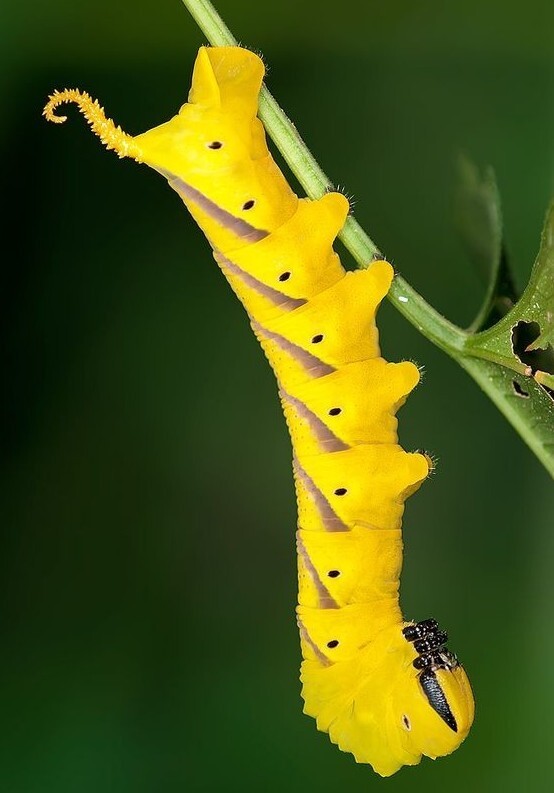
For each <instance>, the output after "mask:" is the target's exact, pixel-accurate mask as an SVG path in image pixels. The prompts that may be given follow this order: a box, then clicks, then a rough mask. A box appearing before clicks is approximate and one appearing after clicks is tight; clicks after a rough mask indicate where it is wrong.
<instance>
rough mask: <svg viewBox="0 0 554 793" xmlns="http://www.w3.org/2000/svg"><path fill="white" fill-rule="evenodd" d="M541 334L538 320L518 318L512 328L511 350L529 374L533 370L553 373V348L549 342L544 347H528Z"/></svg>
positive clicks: (533, 372) (533, 371)
mask: <svg viewBox="0 0 554 793" xmlns="http://www.w3.org/2000/svg"><path fill="white" fill-rule="evenodd" d="M540 335H541V326H540V325H539V323H538V322H525V320H520V321H519V322H518V323H517V324H516V325H514V326H513V328H512V350H513V352H514V355H515V356H516V358H517V359H518V360H519V361H521V363H522V364H523V365H524V366H526V367H528V368H529V370H530V371H529V374H530V375H532V374H535V372H539V371H540V372H548V373H549V374H554V349H553V348H552V345H551V344H550V343H549V344H547V345H546V347H537V349H535V350H532V349H530V348H531V347H532V345H533V343H534V342H535V341H536V340H537V339H538V338H539V336H540Z"/></svg>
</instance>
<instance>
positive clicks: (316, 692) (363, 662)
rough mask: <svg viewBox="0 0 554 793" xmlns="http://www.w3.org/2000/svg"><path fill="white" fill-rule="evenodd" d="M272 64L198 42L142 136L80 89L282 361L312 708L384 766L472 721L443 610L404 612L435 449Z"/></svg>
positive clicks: (93, 119) (422, 751)
mask: <svg viewBox="0 0 554 793" xmlns="http://www.w3.org/2000/svg"><path fill="white" fill-rule="evenodd" d="M263 75H264V67H263V64H262V61H261V60H260V59H259V58H258V56H256V55H255V54H254V53H252V52H250V51H249V50H245V49H242V48H240V47H213V48H208V47H202V48H201V49H200V51H199V53H198V57H197V59H196V63H195V66H194V72H193V79H192V88H191V91H190V94H189V100H188V102H187V103H186V104H184V105H183V106H182V107H181V109H180V111H179V113H178V115H176V116H174V117H173V118H172V119H171V120H170V121H168V122H167V123H164V124H162V125H161V126H158V127H155V128H154V129H151V130H149V131H148V132H145V133H144V134H141V135H138V136H136V137H131V136H130V135H128V134H126V133H125V132H123V131H122V130H121V129H120V128H119V127H117V126H115V124H114V123H113V122H112V121H110V120H109V119H107V118H106V117H105V115H104V113H103V110H102V108H101V107H100V106H99V104H98V102H96V101H93V100H92V99H91V98H90V97H89V96H88V95H87V94H84V93H81V92H79V91H77V90H66V91H62V92H55V93H54V94H52V96H51V97H50V99H49V102H48V104H47V105H46V107H45V110H44V115H45V116H46V118H47V119H48V120H50V121H55V122H60V121H63V120H65V117H63V116H58V115H56V114H55V109H56V107H57V106H58V105H60V104H61V103H63V102H76V103H77V105H78V106H79V108H80V110H81V111H82V112H83V114H84V115H85V117H86V118H87V120H88V121H89V123H90V125H91V127H92V129H93V130H94V132H96V133H97V134H98V135H99V136H100V138H101V140H102V141H103V142H104V144H105V145H106V146H107V147H108V148H112V149H114V150H115V151H116V152H117V154H119V156H120V157H125V156H128V157H132V158H134V159H135V160H137V161H138V162H141V163H146V164H147V165H149V166H150V167H152V168H155V169H156V170H157V171H159V172H160V173H161V174H162V175H163V176H164V177H165V178H166V179H167V180H168V182H169V184H170V185H171V187H172V188H173V189H174V190H175V191H176V192H177V193H178V194H179V196H180V197H181V198H182V200H183V201H184V203H185V204H186V206H187V208H188V209H189V211H190V212H191V213H192V215H193V217H194V218H195V220H196V221H197V222H198V224H199V225H200V227H201V228H202V230H203V231H204V233H205V235H206V237H207V238H208V241H209V242H210V244H211V246H212V248H213V250H214V256H215V259H216V261H217V263H218V265H219V267H220V268H221V270H222V271H223V273H224V274H225V276H226V278H227V279H228V281H229V283H230V285H231V287H232V288H233V290H234V291H235V293H236V294H237V296H238V297H239V299H240V300H241V302H242V303H243V305H244V306H245V308H246V311H247V312H248V315H249V318H250V322H251V324H252V327H253V330H254V333H255V334H256V336H257V338H258V339H259V341H260V344H261V345H262V347H263V349H264V351H265V354H266V356H267V358H268V359H269V362H270V364H271V366H272V367H273V370H274V372H275V375H276V378H277V381H278V386H279V394H280V398H281V402H282V406H283V410H284V414H285V418H286V422H287V425H288V428H289V431H290V435H291V439H292V446H293V469H294V479H295V486H296V494H297V501H298V532H297V550H298V579H299V595H298V603H299V605H298V609H297V621H298V626H299V631H300V642H301V649H302V656H303V661H302V666H301V681H302V696H303V699H304V703H305V707H304V711H305V713H307V714H309V715H310V716H313V717H314V718H315V719H316V722H317V727H318V728H319V729H320V730H322V731H326V732H328V733H329V736H330V738H331V740H332V741H333V742H334V743H336V744H338V746H339V747H340V748H341V749H342V750H344V751H347V752H351V753H352V754H353V755H354V757H355V759H356V761H357V762H359V763H369V764H371V766H372V767H373V768H374V770H375V771H376V772H377V773H379V774H381V775H382V776H389V775H391V774H393V773H394V772H396V771H397V770H398V769H399V768H400V767H401V766H403V765H415V764H417V763H419V761H420V760H421V757H422V755H426V756H428V757H432V758H436V757H438V756H442V755H447V754H449V753H451V752H452V751H454V749H456V748H457V747H458V746H459V744H460V743H461V742H462V741H463V740H464V738H465V737H466V735H467V733H468V731H469V728H470V726H471V723H472V721H473V713H474V704H473V696H472V692H471V688H470V684H469V681H468V678H467V676H466V673H465V671H464V669H463V667H462V666H461V665H460V663H459V662H458V660H457V659H456V657H455V656H454V655H453V654H452V653H451V652H450V651H449V650H448V649H447V648H446V646H445V643H446V641H447V636H446V634H445V633H444V632H442V631H441V630H439V628H438V626H437V623H436V622H435V621H434V620H424V621H422V622H410V621H405V620H404V619H403V616H402V612H401V610H400V606H399V593H398V589H399V575H400V570H401V565H402V535H401V520H402V513H403V509H404V506H403V504H404V500H405V499H406V498H407V497H408V496H409V495H410V494H411V493H413V492H414V491H415V490H416V489H417V488H418V487H419V485H420V484H421V482H422V481H423V480H424V479H425V478H426V476H427V474H428V472H429V468H430V461H429V459H428V458H427V457H426V455H424V454H419V453H413V454H410V453H407V452H405V451H404V450H403V449H402V448H401V447H400V446H399V445H398V438H397V420H396V417H395V414H396V412H397V410H398V408H399V407H400V406H401V405H402V404H403V402H404V401H405V399H406V397H407V395H408V394H409V393H410V391H411V390H412V389H413V388H414V387H415V385H416V384H417V382H418V380H419V371H418V369H417V367H416V366H415V365H414V364H412V363H409V362H402V363H388V362H386V361H385V360H384V359H383V358H382V357H381V354H380V349H379V340H378V332H377V328H376V324H375V314H376V311H377V308H378V306H379V303H380V302H381V300H382V299H383V297H384V296H385V295H386V293H387V291H388V289H389V287H390V284H391V281H392V278H393V270H392V267H391V265H390V264H389V263H388V262H386V261H381V260H380V261H375V262H374V263H372V264H371V265H370V266H369V267H368V268H367V269H366V270H358V271H356V272H346V271H345V270H344V269H343V267H342V265H341V263H340V260H339V257H338V255H337V254H336V253H335V252H334V250H333V247H332V246H333V242H334V240H335V237H336V236H337V234H338V233H339V231H340V229H341V228H342V226H343V224H344V222H345V219H346V216H347V214H348V210H349V205H348V201H347V199H346V198H345V197H344V196H343V195H342V194H340V193H328V194H326V195H325V196H324V197H323V198H321V199H319V200H317V201H311V200H308V199H303V198H298V197H297V196H296V195H295V194H294V192H293V191H292V189H291V188H290V186H289V185H288V183H287V181H286V179H285V177H284V176H283V174H282V173H281V171H280V170H279V168H278V167H277V165H276V163H275V162H274V160H273V159H272V157H271V155H270V152H269V150H268V148H267V144H266V140H265V132H264V129H263V126H262V123H261V122H260V120H259V119H258V118H257V108H258V95H259V91H260V88H261V83H262V79H263Z"/></svg>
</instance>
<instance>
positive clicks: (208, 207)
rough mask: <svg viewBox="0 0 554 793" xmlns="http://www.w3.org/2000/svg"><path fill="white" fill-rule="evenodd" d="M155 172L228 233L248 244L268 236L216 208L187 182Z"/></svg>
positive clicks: (262, 231)
mask: <svg viewBox="0 0 554 793" xmlns="http://www.w3.org/2000/svg"><path fill="white" fill-rule="evenodd" d="M157 170H158V171H159V172H160V173H162V174H163V175H164V176H165V177H166V179H167V180H168V182H169V185H170V187H172V188H173V189H174V190H175V191H176V192H177V193H178V194H179V195H180V196H181V198H183V199H185V198H186V199H187V200H188V201H194V203H195V204H196V205H197V206H198V207H199V208H200V209H201V210H203V211H204V212H205V213H206V214H207V215H208V216H209V217H210V218H212V220H215V221H216V222H217V223H221V225H222V226H223V228H224V229H226V231H230V232H232V233H233V234H236V235H237V237H240V238H241V239H243V240H247V241H248V242H259V241H260V240H263V239H265V237H268V236H269V231H264V230H263V229H257V228H255V226H251V225H250V223H247V222H246V221H245V220H243V219H242V218H237V217H235V215H232V214H231V213H230V212H227V210H226V209H222V208H221V207H220V206H218V205H217V204H216V203H215V202H214V201H212V200H211V199H210V198H208V196H205V195H204V193H201V192H200V190H197V189H196V188H195V187H192V185H190V184H187V182H184V181H183V180H182V179H179V177H177V176H175V175H174V174H172V173H170V172H169V171H165V170H164V169H162V168H158V169H157Z"/></svg>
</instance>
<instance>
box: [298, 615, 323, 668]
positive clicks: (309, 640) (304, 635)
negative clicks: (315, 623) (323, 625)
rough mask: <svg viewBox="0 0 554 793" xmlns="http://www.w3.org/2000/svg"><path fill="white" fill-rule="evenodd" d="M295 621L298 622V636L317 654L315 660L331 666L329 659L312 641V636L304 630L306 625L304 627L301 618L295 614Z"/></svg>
mask: <svg viewBox="0 0 554 793" xmlns="http://www.w3.org/2000/svg"><path fill="white" fill-rule="evenodd" d="M296 622H297V624H298V630H299V631H300V636H301V637H302V638H303V639H304V641H305V642H306V643H307V644H309V645H310V647H311V648H312V650H313V651H314V653H315V654H316V655H317V660H318V661H319V662H320V663H322V664H323V666H331V661H330V660H329V659H328V658H327V656H326V655H324V654H323V653H322V652H321V650H320V649H319V647H318V646H317V644H316V643H315V642H314V640H313V639H312V637H311V636H310V634H309V633H308V631H307V630H306V627H305V625H304V623H303V622H302V620H301V619H300V617H299V616H298V615H297V616H296Z"/></svg>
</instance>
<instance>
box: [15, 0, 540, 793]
mask: <svg viewBox="0 0 554 793" xmlns="http://www.w3.org/2000/svg"><path fill="white" fill-rule="evenodd" d="M217 7H218V9H219V11H220V12H221V13H222V15H223V17H224V18H225V20H226V21H227V23H228V24H229V25H230V27H231V28H232V30H233V32H234V33H235V34H236V35H237V36H238V38H239V39H240V40H241V41H242V42H245V43H247V44H250V45H252V46H254V47H256V48H257V49H259V50H261V51H262V52H263V53H264V54H265V56H266V59H267V61H268V62H269V64H270V67H271V70H270V73H269V85H270V88H271V89H272V90H273V91H274V93H275V95H276V97H277V98H278V100H279V101H280V102H281V104H282V105H283V106H284V108H285V109H286V110H287V112H288V114H289V115H290V116H291V117H292V118H293V119H294V121H295V122H296V124H297V126H298V127H299V129H300V131H301V133H302V135H303V136H304V138H305V139H306V141H307V142H308V143H309V145H310V146H311V148H312V150H313V151H314V153H315V154H316V156H317V157H318V158H319V160H320V162H321V164H322V166H323V167H324V168H325V170H326V171H327V172H328V173H329V174H331V175H332V177H333V178H335V179H336V181H337V182H339V183H340V184H341V185H346V189H347V191H348V192H352V193H354V195H355V196H356V197H357V204H356V214H357V217H358V219H359V220H360V221H361V222H362V224H363V225H364V226H365V227H366V228H367V229H368V231H369V232H370V233H371V234H372V235H373V237H374V239H375V240H376V241H377V243H378V244H379V246H380V247H381V248H382V250H383V251H384V252H385V253H386V254H387V255H388V257H389V258H391V259H392V261H393V262H394V264H395V266H396V267H397V268H398V269H399V270H400V271H401V272H402V273H403V274H404V275H405V276H406V277H407V279H408V280H409V281H410V282H411V283H412V284H413V285H414V286H415V287H416V288H417V289H419V290H420V291H421V292H422V294H424V295H425V296H426V297H427V298H428V299H429V301H430V302H431V303H432V304H433V305H434V306H435V307H437V308H438V309H440V310H442V311H443V312H444V313H446V315H447V316H449V318H451V319H452V320H453V321H456V322H459V323H461V324H467V323H468V322H469V321H470V320H471V319H472V317H473V315H474V314H475V312H476V310H477V308H478V306H479V303H480V299H481V297H482V292H483V285H482V284H481V283H480V282H479V278H478V275H477V273H476V272H474V271H473V269H472V268H471V265H469V264H468V262H467V261H466V259H465V258H464V253H463V250H462V246H461V245H460V244H459V242H458V241H457V239H456V236H455V233H454V225H453V198H454V193H455V188H456V178H457V177H456V163H457V157H458V155H459V152H460V151H465V152H466V153H467V154H468V155H469V156H471V157H472V159H474V160H475V161H477V162H478V163H480V164H483V165H484V164H490V165H492V166H493V167H494V169H495V171H496V174H497V178H498V183H499V188H500V192H501V196H502V203H503V212H504V220H505V229H506V240H507V244H508V250H509V253H510V256H511V260H512V262H513V265H514V268H515V270H516V274H517V276H518V281H519V286H520V287H521V286H523V285H524V283H525V281H526V279H527V277H528V274H529V272H530V269H531V264H532V261H533V259H534V256H535V254H536V251H537V249H538V244H539V234H540V229H541V225H542V220H543V215H544V211H545V208H546V206H547V203H548V199H549V197H550V195H551V193H552V192H554V191H553V175H554V169H553V153H554V146H553V140H554V104H553V102H552V89H553V83H554V57H553V50H552V24H553V22H554V7H553V6H552V3H551V2H550V0H548V1H547V0H529V2H527V3H525V4H521V3H517V2H515V0H512V2H507V1H506V0H504V2H501V0H488V1H486V2H477V0H466V2H462V0H455V2H452V3H441V2H439V1H438V0H421V1H419V2H417V1H416V2H413V0H410V1H409V0H391V2H389V3H381V2H377V1H376V0H367V1H366V2H363V3H362V2H352V1H351V2H346V3H342V4H341V5H340V6H338V5H337V4H336V3H331V2H328V0H324V1H320V2H317V1H316V0H306V1H305V2H303V3H292V2H288V1H287V2H282V3H280V4H265V5H262V4H256V5H254V4H252V3H250V2H247V0H234V1H233V2H230V0H225V2H223V0H221V2H219V3H217ZM2 34H3V42H2V47H1V48H0V52H1V56H0V57H1V58H2V59H4V60H5V63H3V68H2V70H1V74H2V81H1V85H2V88H3V94H4V101H3V109H4V119H5V121H4V124H3V125H2V142H3V147H4V170H5V174H6V180H5V184H6V185H7V187H8V189H9V202H8V204H7V208H6V209H5V210H4V213H5V215H7V217H6V221H7V225H6V232H5V237H4V239H5V248H6V254H7V252H8V250H9V251H10V253H9V255H6V258H5V273H4V287H3V289H2V319H3V325H4V330H3V334H2V353H3V366H2V371H3V389H2V391H3V398H4V408H5V410H4V417H5V420H4V422H3V442H2V461H1V465H2V468H1V471H2V481H1V505H2V506H1V510H2V521H1V525H2V543H3V547H2V557H1V558H2V560H3V568H4V569H3V575H2V625H3V642H2V653H1V655H0V686H1V690H2V708H1V714H2V716H1V718H2V720H3V722H4V723H3V725H2V726H3V728H4V729H3V733H4V737H3V741H2V743H1V749H0V789H1V790H2V791H6V793H49V791H53V792H54V791H55V793H89V791H90V793H112V792H113V793H124V792H125V793H127V791H129V793H141V792H142V791H145V793H150V792H152V793H153V792H154V791H164V793H173V791H181V790H187V791H194V792H195V793H196V791H202V792H203V793H204V792H205V793H212V792H215V791H226V792H227V791H229V792H230V791H241V793H243V792H244V791H258V790H260V789H263V790H266V791H282V790H286V791H291V793H293V792H294V791H302V792H303V793H304V792H305V791H312V790H313V791H315V790H317V791H318V793H327V792H329V793H331V791H336V790H338V789H340V790H348V791H350V793H355V792H356V791H367V790H377V789H379V788H381V787H383V786H384V785H386V786H387V790H391V791H395V792H396V791H399V792H400V791H414V790H422V791H423V790H425V791H426V792H427V791H428V793H433V792H434V791H444V790H449V791H452V793H455V792H456V791H465V790H467V789H468V787H471V789H473V790H476V791H487V793H489V791H490V792H491V793H495V792H496V791H502V793H508V792H509V791H521V790H526V791H527V790H531V791H546V790H549V789H550V778H551V773H550V768H549V761H548V757H549V752H550V750H551V719H550V711H551V710H552V707H553V706H554V673H553V672H552V669H551V668H550V664H549V663H548V659H549V658H550V657H551V654H552V651H553V650H554V638H553V634H552V631H551V629H550V620H551V602H552V597H553V595H554V591H553V590H554V583H553V579H552V576H551V568H552V563H553V561H554V540H553V538H552V534H551V532H552V514H553V497H552V483H551V480H550V479H549V477H548V475H547V473H546V472H545V471H544V469H543V468H542V467H541V465H540V463H539V462H538V461H537V460H536V459H535V458H534V457H533V455H532V453H531V452H530V451H529V450H528V449H527V448H526V447H525V446H524V445H523V443H522V442H521V441H520V439H519V438H518V437H517V436H516V434H515V433H514V432H513V430H512V429H511V428H510V427H509V426H508V425H507V424H506V422H505V421H504V420H503V419H502V417H501V416H500V415H499V414H498V413H497V412H496V410H495V409H494V407H493V405H492V404H490V402H489V401H488V400H487V398H486V397H484V396H483V395H482V394H481V393H480V392H479V390H478V388H477V386H476V385H475V384H474V383H473V382H471V381H470V380H469V378H468V377H467V376H465V375H464V373H463V372H462V371H460V370H459V369H458V368H457V367H456V365H455V364H454V363H453V362H451V361H450V360H448V359H447V358H446V357H445V356H444V355H442V354H441V353H440V352H439V351H438V350H436V349H435V348H433V347H432V346H431V345H430V344H428V343H427V342H426V341H425V340H424V339H423V338H422V337H420V336H418V334H417V333H416V332H415V330H414V329H413V328H412V327H411V326H409V325H408V324H407V323H406V322H405V321H404V320H403V319H402V318H401V317H400V316H398V315H397V314H396V313H395V312H394V311H393V310H392V309H391V307H390V306H388V305H387V306H385V307H384V308H383V310H382V312H381V315H380V326H381V328H382V342H383V348H384V352H385V354H386V356H387V357H388V358H389V359H391V360H398V359H402V358H413V359H415V360H417V361H418V362H419V363H421V364H424V365H425V369H426V377H425V380H424V382H423V384H422V386H421V387H420V388H419V389H418V390H417V392H416V393H415V394H414V395H413V396H412V398H411V399H410V401H409V403H408V404H407V405H406V407H405V408H404V409H403V411H402V413H401V415H400V419H401V440H402V442H403V443H404V445H405V446H406V447H407V448H409V449H413V448H419V447H422V446H424V447H425V448H426V449H428V450H430V451H432V452H433V453H435V454H436V455H437V456H438V458H439V467H438V471H437V474H436V476H435V477H433V478H432V479H431V480H430V481H429V482H428V483H427V484H426V485H425V486H424V487H423V488H422V490H421V491H420V493H419V494H418V495H417V496H415V497H414V498H413V499H410V502H409V504H408V507H407V511H406V520H405V543H406V565H405V571H404V576H403V585H402V594H403V605H404V609H405V612H406V614H407V616H408V617H416V618H423V617H425V616H428V615H432V616H435V617H436V618H437V619H439V620H440V621H441V622H442V623H445V624H446V625H447V626H448V628H449V632H450V634H451V637H452V640H451V646H452V648H453V649H454V650H455V651H456V652H458V654H459V655H460V657H461V658H462V660H463V661H464V663H465V665H466V667H467V669H468V671H469V673H470V676H471V679H472V682H473V684H474V687H475V693H476V698H477V717H476V723H475V725H474V728H473V731H472V733H471V734H470V737H469V738H468V740H467V741H466V743H465V744H464V746H462V748H461V749H460V750H459V751H458V752H457V753H456V754H455V755H453V756H452V757H449V758H447V759H444V760H441V761H437V763H436V764H434V763H432V762H430V761H425V762H423V763H422V765H421V766H419V767H418V768H415V769H404V770H403V771H401V772H400V773H399V774H398V775H397V776H395V777H394V778H393V779H392V780H390V781H388V782H383V781H382V780H380V779H379V778H377V777H375V776H373V774H372V772H371V771H370V770H369V769H368V768H366V767H358V766H356V765H355V764H354V762H353V761H352V759H351V758H350V757H349V756H347V755H344V754H342V753H341V752H339V751H338V750H337V749H336V748H335V747H332V746H331V745H330V744H329V742H328V739H327V736H324V735H319V734H317V732H316V730H315V727H314V724H313V723H312V721H311V720H310V719H308V718H306V717H304V716H302V715H301V702H300V698H299V683H298V679H297V678H298V666H299V650H298V639H297V635H296V628H295V622H294V605H295V588H296V587H295V584H296V582H295V557H294V526H295V504H294V495H293V487H292V479H291V471H290V450H289V443H288V439H287V436H286V432H285V428H284V422H283V420H282V417H281V415H280V412H279V407H278V401H277V397H276V391H275V386H274V383H273V381H272V377H271V375H270V372H269V370H268V367H267V366H266V365H265V362H264V360H263V356H262V354H261V352H260V350H259V349H258V347H257V344H256V342H255V340H254V339H253V337H252V336H251V334H250V332H249V328H248V323H247V321H246V318H245V316H244V315H243V313H242V311H241V309H240V307H239V305H238V304H237V302H236V301H235V300H234V299H233V297H232V295H231V293H230V291H229V289H228V288H227V285H226V284H225V283H224V281H223V278H222V277H221V276H220V274H219V272H218V271H217V268H216V267H215V265H214V263H213V261H212V260H211V255H210V253H209V250H208V248H207V245H206V244H205V241H204V240H203V239H202V237H201V234H200V233H199V232H198V231H197V229H196V228H195V227H194V225H193V223H192V221H191V220H190V218H189V217H188V215H187V213H186V211H185V210H184V208H183V206H182V205H181V203H180V201H179V200H178V198H177V197H176V196H175V195H174V194H173V193H172V191H171V190H169V189H168V188H167V186H166V185H165V184H164V182H163V180H162V179H159V178H157V177H156V175H155V174H153V173H151V172H148V171H147V169H146V168H139V167H137V166H136V165H135V164H134V163H131V162H126V161H124V162H119V161H118V160H117V159H116V158H115V157H113V156H110V155H109V154H107V153H106V152H105V151H104V150H103V149H102V148H101V147H100V145H99V144H98V141H97V140H95V139H93V137H92V136H91V135H90V134H89V133H88V132H87V131H86V129H85V128H84V125H83V123H82V119H80V118H79V119H76V118H72V119H71V123H69V124H67V125H66V126H65V127H64V128H62V129H57V128H55V127H53V126H47V125H46V124H45V123H44V122H43V121H42V120H41V118H40V111H41V108H42V105H43V102H44V100H45V97H46V95H47V94H48V93H49V92H50V91H51V90H52V89H53V88H56V87H58V88H63V87H65V86H73V85H78V86H80V87H82V88H84V89H86V90H89V91H90V92H91V93H93V95H96V96H98V97H99V98H100V99H101V101H102V102H103V103H104V104H105V106H106V109H107V112H108V113H109V114H110V115H112V116H113V117H115V119H116V120H117V121H118V123H121V124H122V125H123V127H124V128H125V129H127V130H128V131H129V132H131V133H134V132H139V131H142V130H144V129H147V128H148V127H151V126H153V125H155V124H157V123H160V122H161V121H163V120H165V119H166V118H167V117H168V116H169V115H171V114H172V113H173V112H175V110H176V109H177V107H178V106H179V105H180V104H181V103H182V102H183V101H184V99H185V98H186V93H187V91H188V86H189V77H190V71H191V67H192V63H193V59H194V56H195V52H196V49H197V47H198V45H199V44H200V43H202V36H201V34H200V33H199V32H198V30H197V29H196V27H195V25H194V24H193V23H192V21H191V20H190V19H189V17H188V15H187V13H186V11H185V10H184V8H183V7H182V6H181V4H180V3H179V2H178V0H164V1H163V2H160V0H157V2H154V1H153V0H135V2H130V1H129V0H122V2H119V3H113V2H109V1H108V0H97V1H96V2H94V3H93V2H91V1H90V0H84V1H83V2H81V3H78V4H75V3H73V2H68V0H54V2H52V3H50V4H47V5H45V4H34V5H31V6H29V5H28V4H27V5H25V4H12V5H11V6H10V7H9V8H6V9H5V12H4V25H3V31H2ZM545 660H546V662H545Z"/></svg>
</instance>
